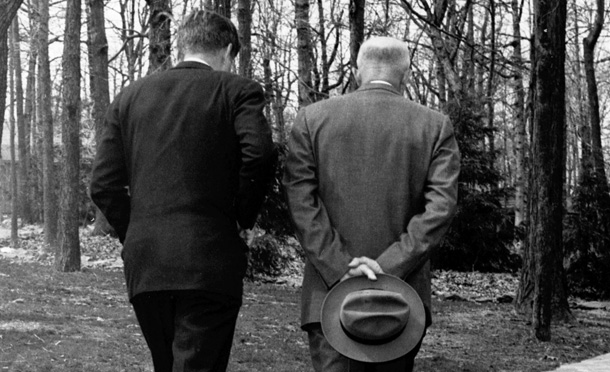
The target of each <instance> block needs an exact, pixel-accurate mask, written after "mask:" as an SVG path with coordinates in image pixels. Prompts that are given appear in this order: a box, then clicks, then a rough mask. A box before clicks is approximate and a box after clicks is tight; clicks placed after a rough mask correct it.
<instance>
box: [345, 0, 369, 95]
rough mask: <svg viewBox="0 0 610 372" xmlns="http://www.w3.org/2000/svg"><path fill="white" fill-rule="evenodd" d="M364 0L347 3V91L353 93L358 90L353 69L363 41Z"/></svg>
mask: <svg viewBox="0 0 610 372" xmlns="http://www.w3.org/2000/svg"><path fill="white" fill-rule="evenodd" d="M365 5H366V0H350V2H349V29H350V44H349V45H350V47H349V51H350V59H349V61H350V68H351V71H350V79H349V90H350V91H354V90H356V89H357V88H358V83H357V82H356V77H355V76H354V74H353V69H354V68H357V67H358V63H357V62H356V61H357V58H358V52H359V51H360V45H362V42H363V41H364V8H365Z"/></svg>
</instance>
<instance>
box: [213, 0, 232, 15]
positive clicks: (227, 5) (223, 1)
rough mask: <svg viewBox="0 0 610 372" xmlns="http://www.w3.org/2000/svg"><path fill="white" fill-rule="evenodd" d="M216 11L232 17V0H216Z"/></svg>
mask: <svg viewBox="0 0 610 372" xmlns="http://www.w3.org/2000/svg"><path fill="white" fill-rule="evenodd" d="M214 11H215V12H216V13H218V14H220V15H223V16H225V17H227V18H231V0H214Z"/></svg>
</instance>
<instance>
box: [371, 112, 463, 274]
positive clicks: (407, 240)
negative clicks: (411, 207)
mask: <svg viewBox="0 0 610 372" xmlns="http://www.w3.org/2000/svg"><path fill="white" fill-rule="evenodd" d="M459 172H460V154H459V149H458V146H457V141H456V139H455V135H454V132H453V127H452V125H451V123H450V121H449V119H446V120H445V122H444V124H443V126H442V128H441V132H440V135H439V138H438V140H437V142H436V146H435V148H434V155H433V158H432V161H431V163H430V167H429V169H428V176H427V180H426V185H425V188H424V198H425V210H424V211H423V212H422V213H420V214H417V215H415V216H413V218H411V220H410V221H409V222H408V225H407V229H406V232H404V233H402V234H401V235H400V239H399V240H398V241H396V242H394V243H393V244H391V245H390V246H389V247H388V248H387V249H386V250H385V251H384V252H383V253H382V254H381V255H380V256H379V257H378V258H377V262H378V263H379V265H380V266H381V268H382V269H383V271H384V272H385V273H388V274H392V275H395V276H398V277H400V278H406V277H408V276H409V275H410V274H411V273H412V272H413V271H414V270H416V269H417V268H419V267H421V265H422V264H423V263H424V262H426V261H427V260H428V259H429V258H430V253H431V250H432V249H434V248H435V247H436V246H438V244H440V242H441V239H442V237H443V235H444V234H445V232H446V231H447V229H448V228H449V224H450V223H451V219H452V218H453V215H454V214H455V209H456V205H457V181H458V175H459Z"/></svg>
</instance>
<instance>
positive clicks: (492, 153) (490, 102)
mask: <svg viewBox="0 0 610 372" xmlns="http://www.w3.org/2000/svg"><path fill="white" fill-rule="evenodd" d="M489 13H490V14H489V18H490V22H491V30H490V32H489V35H490V41H489V42H490V46H489V49H490V50H491V52H490V56H489V59H490V63H489V76H488V79H487V94H486V96H487V97H486V100H487V128H489V129H490V130H489V132H488V133H489V134H488V135H487V140H488V141H489V169H490V170H493V169H494V167H495V162H496V143H495V142H496V138H495V137H496V136H495V132H494V127H495V126H494V116H495V110H494V105H495V100H494V93H495V84H494V80H495V76H496V52H495V51H496V6H495V0H490V1H489Z"/></svg>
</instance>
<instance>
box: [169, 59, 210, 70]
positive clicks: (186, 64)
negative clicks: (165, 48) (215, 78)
mask: <svg viewBox="0 0 610 372" xmlns="http://www.w3.org/2000/svg"><path fill="white" fill-rule="evenodd" d="M174 68H175V69H184V68H187V69H188V68H194V69H203V70H210V71H211V70H213V69H212V67H210V66H209V65H206V64H204V63H201V62H197V61H186V62H184V61H183V62H180V63H178V64H177V65H176V66H175V67H174Z"/></svg>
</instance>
